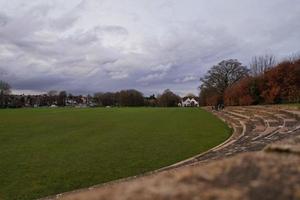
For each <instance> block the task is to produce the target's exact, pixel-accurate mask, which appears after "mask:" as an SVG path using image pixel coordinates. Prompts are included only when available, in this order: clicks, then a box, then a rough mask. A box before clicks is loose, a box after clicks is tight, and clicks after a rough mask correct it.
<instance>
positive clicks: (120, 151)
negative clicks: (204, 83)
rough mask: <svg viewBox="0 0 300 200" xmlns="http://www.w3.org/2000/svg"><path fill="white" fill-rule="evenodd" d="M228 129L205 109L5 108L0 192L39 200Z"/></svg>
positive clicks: (178, 153)
mask: <svg viewBox="0 0 300 200" xmlns="http://www.w3.org/2000/svg"><path fill="white" fill-rule="evenodd" d="M230 134H231V130H230V129H229V128H228V127H227V125H226V124H224V123H223V122H222V121H220V120H219V119H217V118H216V117H214V116H213V115H212V114H210V113H208V112H206V111H204V110H201V109H181V108H111V109H109V108H95V109H71V108H66V109H63V108H58V109H18V110H9V109H7V110H0V147H1V151H0V158H1V159H0V199H1V200H2V199H3V200H6V199H35V198H39V197H44V196H48V195H53V194H57V193H60V192H65V191H69V190H74V189H77V188H82V187H88V186H91V185H94V184H100V183H104V182H108V181H111V180H115V179H119V178H122V177H128V176H133V175H137V174H141V173H144V172H147V171H151V170H154V169H158V168H161V167H164V166H167V165H170V164H173V163H176V162H178V161H181V160H183V159H186V158H189V157H191V156H194V155H196V154H199V153H201V152H203V151H205V150H208V149H209V148H212V147H214V146H216V145H217V144H219V143H221V142H223V141H224V140H226V139H227V138H228V137H229V136H230Z"/></svg>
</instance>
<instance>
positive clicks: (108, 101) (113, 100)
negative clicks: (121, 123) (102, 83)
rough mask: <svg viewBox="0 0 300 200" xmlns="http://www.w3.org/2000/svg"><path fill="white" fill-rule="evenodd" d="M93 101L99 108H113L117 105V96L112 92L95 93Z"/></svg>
mask: <svg viewBox="0 0 300 200" xmlns="http://www.w3.org/2000/svg"><path fill="white" fill-rule="evenodd" d="M94 99H95V102H96V103H97V104H98V105H99V106H115V105H117V104H118V102H117V94H116V93H113V92H105V93H103V92H98V93H95V94H94Z"/></svg>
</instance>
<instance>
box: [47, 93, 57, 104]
mask: <svg viewBox="0 0 300 200" xmlns="http://www.w3.org/2000/svg"><path fill="white" fill-rule="evenodd" d="M47 94H48V100H47V102H48V105H52V104H57V99H58V98H57V97H58V92H57V91H56V90H50V91H49V92H48V93H47Z"/></svg>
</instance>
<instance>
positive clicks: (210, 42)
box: [0, 0, 300, 95]
mask: <svg viewBox="0 0 300 200" xmlns="http://www.w3.org/2000/svg"><path fill="white" fill-rule="evenodd" d="M299 47H300V1H299V0H263V1H262V0H226V1H225V0H184V1H179V0H64V1H62V0H47V1H46V0H31V1H24V0H0V79H2V80H5V81H8V82H9V83H10V84H11V85H12V86H13V88H14V91H15V92H16V91H17V92H26V91H27V92H28V91H32V92H44V91H49V90H51V89H55V90H67V91H68V92H72V93H74V94H78V93H82V94H87V93H90V94H92V93H94V92H98V91H103V92H105V91H116V90H120V89H125V88H127V89H130V88H135V89H138V90H141V91H142V92H144V94H146V95H149V94H152V93H158V92H162V91H163V90H164V89H166V88H169V89H171V90H174V91H175V92H177V93H179V94H181V95H184V94H186V93H189V92H194V93H198V90H197V87H198V86H199V84H200V83H199V78H200V77H201V76H202V75H203V74H204V73H205V72H206V71H207V70H208V69H209V68H210V67H211V66H212V65H213V64H216V63H218V62H219V61H221V60H222V59H229V58H236V59H239V60H240V61H241V62H242V63H243V64H245V65H248V64H249V61H250V59H251V57H252V56H254V55H260V54H266V53H268V54H274V55H275V56H276V57H277V58H278V59H281V58H284V57H287V56H289V55H290V54H292V53H299V52H300V51H299V50H300V48H299Z"/></svg>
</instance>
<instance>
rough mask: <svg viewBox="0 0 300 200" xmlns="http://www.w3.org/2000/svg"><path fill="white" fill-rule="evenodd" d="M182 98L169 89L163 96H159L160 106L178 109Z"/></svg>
mask: <svg viewBox="0 0 300 200" xmlns="http://www.w3.org/2000/svg"><path fill="white" fill-rule="evenodd" d="M180 100H181V98H180V97H179V96H178V95H177V94H175V93H173V92H172V91H171V90H169V89H167V90H165V91H164V92H163V94H162V95H160V96H158V103H159V106H162V107H176V106H178V103H180Z"/></svg>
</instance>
